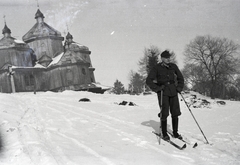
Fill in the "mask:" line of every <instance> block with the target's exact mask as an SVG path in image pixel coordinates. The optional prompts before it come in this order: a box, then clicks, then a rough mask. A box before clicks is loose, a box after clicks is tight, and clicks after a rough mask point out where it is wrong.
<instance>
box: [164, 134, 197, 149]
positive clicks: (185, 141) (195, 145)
mask: <svg viewBox="0 0 240 165" xmlns="http://www.w3.org/2000/svg"><path fill="white" fill-rule="evenodd" d="M167 131H168V133H169V134H170V135H171V136H172V137H173V138H174V136H173V133H172V131H169V130H167ZM175 139H178V140H181V141H182V142H184V143H186V144H188V145H192V143H191V142H189V141H187V140H185V139H179V138H175ZM197 146H198V144H197V142H195V143H194V144H193V145H192V148H196V147H197Z"/></svg>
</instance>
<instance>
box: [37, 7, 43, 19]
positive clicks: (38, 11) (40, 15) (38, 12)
mask: <svg viewBox="0 0 240 165" xmlns="http://www.w3.org/2000/svg"><path fill="white" fill-rule="evenodd" d="M38 17H41V18H45V17H44V15H43V13H42V12H41V11H40V10H39V9H38V10H37V12H36V14H35V19H37V18H38Z"/></svg>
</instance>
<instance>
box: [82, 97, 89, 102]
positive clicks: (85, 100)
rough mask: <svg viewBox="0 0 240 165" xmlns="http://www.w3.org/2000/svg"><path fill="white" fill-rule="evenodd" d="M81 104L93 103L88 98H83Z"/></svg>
mask: <svg viewBox="0 0 240 165" xmlns="http://www.w3.org/2000/svg"><path fill="white" fill-rule="evenodd" d="M79 102H91V101H90V99H88V98H82V99H80V100H79Z"/></svg>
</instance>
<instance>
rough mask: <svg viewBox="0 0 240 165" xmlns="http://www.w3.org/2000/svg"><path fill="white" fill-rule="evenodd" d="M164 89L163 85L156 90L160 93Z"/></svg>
mask: <svg viewBox="0 0 240 165" xmlns="http://www.w3.org/2000/svg"><path fill="white" fill-rule="evenodd" d="M164 87H165V86H164V85H161V86H159V87H158V89H157V93H159V92H161V91H162V90H163V89H164Z"/></svg>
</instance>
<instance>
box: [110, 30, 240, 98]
mask: <svg viewBox="0 0 240 165" xmlns="http://www.w3.org/2000/svg"><path fill="white" fill-rule="evenodd" d="M169 51H170V50H169ZM170 53H171V54H172V56H171V61H172V62H173V63H177V60H176V55H175V53H174V52H173V51H170ZM160 54H161V51H160V49H159V48H158V47H157V46H153V45H151V46H150V47H149V48H144V51H143V57H142V58H141V59H140V60H139V61H138V66H139V70H138V72H134V71H130V76H129V81H130V83H129V85H128V89H127V90H126V89H124V86H123V84H121V82H120V81H119V80H116V82H115V83H114V91H115V92H114V93H116V94H123V93H129V94H141V93H144V92H145V93H147V92H150V89H149V88H148V87H147V86H146V84H145V80H146V77H147V75H148V73H149V71H150V70H151V69H152V67H153V66H155V65H157V63H159V62H161V61H160V58H159V57H160ZM183 55H184V57H185V58H184V59H185V60H184V68H183V69H182V73H183V75H184V78H185V87H184V89H185V90H194V91H196V92H199V93H201V94H204V95H206V96H210V97H211V98H213V99H214V98H222V99H234V100H240V58H239V57H240V56H239V55H240V54H239V45H237V44H235V43H234V42H233V41H231V40H228V39H226V38H218V37H212V36H209V35H207V36H197V37H196V38H195V39H193V40H192V41H190V43H189V44H188V45H186V47H185V50H184V54H183ZM117 89H118V90H117ZM119 90H120V91H121V92H119Z"/></svg>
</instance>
